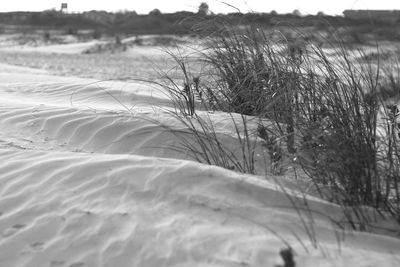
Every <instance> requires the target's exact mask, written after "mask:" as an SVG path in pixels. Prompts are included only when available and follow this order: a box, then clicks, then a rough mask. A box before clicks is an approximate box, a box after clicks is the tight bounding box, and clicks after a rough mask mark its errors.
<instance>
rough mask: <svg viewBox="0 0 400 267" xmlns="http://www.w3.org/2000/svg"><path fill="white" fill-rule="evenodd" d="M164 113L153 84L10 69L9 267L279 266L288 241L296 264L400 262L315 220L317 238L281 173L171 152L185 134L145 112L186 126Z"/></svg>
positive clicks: (6, 88)
mask: <svg viewBox="0 0 400 267" xmlns="http://www.w3.org/2000/svg"><path fill="white" fill-rule="evenodd" d="M153 105H158V106H162V107H166V108H167V107H168V106H170V104H169V103H168V101H167V99H166V97H165V96H164V95H163V94H162V93H160V92H159V91H157V90H154V89H151V88H148V87H145V86H143V85H140V84H134V83H131V84H126V83H116V82H114V83H113V82H108V83H98V82H96V81H94V80H84V79H78V78H66V77H64V78H62V77H56V76H51V75H48V74H47V73H45V72H43V71H36V70H35V71H33V70H31V69H27V68H17V67H10V66H6V65H0V127H1V128H0V129H1V131H0V266H1V267H2V266H4V267H5V266H29V267H31V266H34V267H36V266H37V267H41V266H69V267H81V266H274V265H275V264H277V263H279V262H280V261H281V260H280V257H279V254H278V252H279V250H280V249H281V248H284V247H285V246H286V245H287V244H290V245H291V246H292V247H293V248H294V250H295V252H296V262H297V266H400V253H399V251H400V241H399V239H395V238H391V237H388V236H380V235H372V234H364V233H349V232H346V234H345V235H344V239H343V237H339V238H338V233H337V232H336V231H334V228H333V226H332V224H331V222H330V220H329V219H327V218H326V216H319V215H318V214H314V216H313V218H314V221H313V222H310V223H307V225H308V227H312V229H313V231H315V235H316V238H317V241H316V242H312V240H310V238H309V237H308V235H307V234H306V231H305V228H304V225H303V223H302V221H301V218H300V217H299V216H298V214H297V213H296V211H294V210H293V208H292V205H291V201H290V199H289V198H288V196H286V194H285V193H284V192H282V189H281V188H280V187H279V186H278V185H277V183H275V182H273V179H272V178H271V179H269V180H265V179H261V178H259V177H251V176H246V175H239V174H236V173H234V172H230V171H227V170H224V169H220V168H216V167H210V166H207V165H202V164H199V163H195V162H192V161H186V160H183V159H186V158H187V156H186V155H185V154H184V153H183V154H182V153H173V152H171V151H170V150H168V149H164V148H163V147H164V146H165V145H168V144H170V145H174V144H176V142H178V141H179V140H176V138H175V137H174V136H173V135H171V134H169V133H166V132H162V131H160V129H159V128H157V127H156V126H154V124H152V123H150V122H148V121H146V120H143V119H141V118H139V117H138V116H137V115H138V114H141V115H143V114H146V115H149V116H151V117H152V118H154V116H155V117H157V118H159V119H160V120H163V121H164V122H165V123H167V124H168V123H173V121H169V120H168V118H166V117H164V115H163V113H162V112H161V111H160V110H159V109H154V108H152V106H153ZM131 108H132V109H131ZM127 109H131V111H128V110H127ZM214 116H217V117H218V116H221V118H222V116H223V115H218V114H215V115H214ZM161 157H164V158H161ZM291 198H292V200H293V201H294V202H295V203H298V205H299V207H303V205H302V203H303V197H302V196H301V195H297V194H296V193H295V192H292V193H291ZM309 205H310V208H311V209H313V210H316V211H319V212H323V213H324V214H328V215H329V216H331V217H332V218H334V219H339V218H340V216H341V214H340V210H339V209H338V208H337V207H335V206H334V205H331V204H329V203H326V202H324V201H322V200H319V199H316V198H311V197H310V199H309ZM341 234H342V233H339V236H341ZM298 238H300V239H301V240H302V242H299V239H298Z"/></svg>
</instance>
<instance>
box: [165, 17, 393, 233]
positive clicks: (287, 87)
mask: <svg viewBox="0 0 400 267" xmlns="http://www.w3.org/2000/svg"><path fill="white" fill-rule="evenodd" d="M216 23H217V22H216ZM214 26H215V25H214ZM215 28H217V29H220V30H214V31H213V32H211V33H208V35H205V36H206V38H205V40H206V41H205V49H204V50H202V51H200V53H199V54H200V61H201V62H202V63H203V64H205V65H206V66H207V68H206V70H207V71H206V72H204V73H203V74H202V75H201V76H200V77H197V76H195V77H194V76H191V74H190V72H188V71H187V68H186V66H185V65H184V64H183V62H184V59H183V58H179V57H175V60H177V62H178V64H180V69H181V70H182V72H183V76H184V82H183V84H182V85H178V84H176V83H175V85H174V87H173V90H171V89H170V88H168V87H167V89H168V90H169V91H171V92H172V95H173V96H174V98H173V99H174V103H176V105H175V106H176V107H178V110H177V112H176V113H175V115H176V117H179V116H180V115H183V117H181V118H182V119H180V120H181V121H182V122H183V123H184V124H185V126H187V127H188V128H189V129H190V131H191V134H192V135H193V136H194V137H195V138H194V139H195V141H194V142H186V143H185V147H186V148H188V147H189V150H191V151H192V153H193V154H194V155H195V158H196V159H198V160H199V161H202V162H207V163H209V164H216V165H219V166H222V167H226V168H231V169H232V166H236V165H239V162H240V166H241V167H235V168H234V169H236V170H239V171H242V172H249V173H254V171H255V168H254V167H253V166H254V164H256V163H255V161H256V158H255V157H254V154H255V153H256V152H255V151H256V150H257V147H258V145H255V144H257V143H260V141H262V142H261V143H263V144H264V147H265V148H266V150H267V152H266V153H265V157H266V158H268V162H269V164H271V166H272V167H271V168H270V169H271V170H272V171H273V172H275V173H279V172H280V171H278V170H279V164H281V162H282V161H283V158H285V157H286V158H291V159H293V160H294V161H295V162H296V164H297V166H301V167H302V169H303V170H304V172H305V173H306V174H307V175H308V177H309V178H311V181H312V183H313V184H314V186H315V187H316V188H317V190H318V192H319V193H320V194H321V196H322V197H324V198H326V199H329V200H330V201H334V202H336V203H338V204H340V205H342V206H343V207H346V209H347V207H350V210H351V212H350V213H351V215H349V216H348V217H347V218H348V220H349V223H350V224H351V225H352V226H353V228H356V229H361V230H366V229H367V228H368V225H369V222H368V220H369V219H368V218H366V217H365V216H364V215H363V213H362V212H361V211H362V208H361V207H363V206H370V207H374V208H375V210H376V211H379V212H381V211H382V212H384V213H381V214H390V215H392V216H395V217H397V218H398V219H399V222H400V193H399V182H400V176H399V173H400V141H399V139H400V136H399V135H398V134H399V125H398V123H397V118H398V116H399V114H398V109H396V107H395V106H393V105H392V106H390V107H388V104H387V103H388V99H392V98H393V96H394V95H396V94H397V93H396V92H397V90H398V88H399V87H398V84H399V83H398V79H399V75H398V73H396V72H394V71H393V70H394V69H395V66H394V65H389V67H391V68H392V69H391V71H390V72H389V71H387V70H388V69H387V68H386V69H385V68H384V67H382V65H380V64H375V63H372V62H366V60H365V57H362V55H363V53H362V51H357V52H354V50H349V49H346V48H345V46H344V45H338V44H337V43H335V45H334V46H333V47H332V49H333V50H334V53H331V52H329V53H328V52H327V51H328V50H326V48H321V47H319V46H317V45H315V44H313V43H311V42H308V41H304V40H303V41H302V42H298V41H291V40H288V39H286V38H285V36H283V35H282V36H281V38H276V36H275V37H274V38H270V37H269V36H267V34H265V32H264V31H263V30H262V29H260V28H257V27H255V26H249V27H247V28H235V27H232V26H231V25H227V24H222V25H220V26H219V27H214V29H215ZM301 37H302V36H301V34H299V36H298V39H299V40H301ZM271 40H273V41H271ZM325 47H326V45H325ZM360 55H361V56H360ZM360 58H363V60H358V59H360ZM182 64H183V65H182ZM170 81H171V80H170ZM384 88H389V89H384ZM385 90H386V91H385ZM387 92H390V94H389V93H387ZM196 103H197V104H196ZM196 105H197V107H199V106H201V107H202V109H203V110H204V109H206V110H208V111H210V112H211V111H214V110H221V111H225V112H228V113H232V114H234V113H239V114H242V116H241V120H242V121H241V122H240V124H244V125H246V120H248V118H252V119H256V120H257V121H258V122H259V123H258V125H259V126H258V127H256V129H250V128H249V127H244V128H243V127H235V128H236V136H237V137H238V138H239V142H238V143H239V145H240V146H241V147H242V148H243V149H241V152H242V154H241V155H240V157H237V156H235V157H234V156H233V155H235V154H234V153H233V152H232V151H231V149H230V148H229V147H226V146H224V145H223V143H222V142H220V141H219V140H220V139H218V138H219V137H218V136H217V135H216V134H215V128H214V126H213V125H212V122H211V121H208V122H207V123H205V122H204V120H203V118H202V117H201V116H199V115H198V114H197V111H196ZM233 118H234V117H233V116H232V121H233V123H234V124H235V125H237V122H236V121H235V120H234V119H233ZM192 121H195V122H196V123H197V124H200V126H201V127H200V131H198V127H195V126H194V123H193V122H192ZM266 121H269V122H270V123H269V126H268V127H267V126H266V125H264V124H265V122H266ZM271 125H272V127H271ZM243 137H244V138H243ZM282 141H284V142H282ZM281 143H284V144H283V145H280V144H281ZM210 146H211V147H213V148H218V151H215V150H213V149H210V148H209V147H210ZM221 151H224V153H222V154H221V153H220V152H221ZM205 155H206V156H205ZM226 155H229V157H230V159H229V163H225V162H227V160H226ZM211 157H212V160H210V158H211ZM243 158H246V160H245V161H243ZM234 161H237V162H236V163H234ZM244 163H246V164H244ZM245 165H246V167H244V166H245ZM350 213H349V214H350Z"/></svg>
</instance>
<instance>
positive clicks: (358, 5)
mask: <svg viewBox="0 0 400 267" xmlns="http://www.w3.org/2000/svg"><path fill="white" fill-rule="evenodd" d="M62 2H65V3H68V9H69V11H70V12H76V11H87V10H93V9H97V10H107V11H118V10H135V11H136V12H138V13H146V14H147V13H148V12H149V11H151V10H153V9H154V8H158V9H160V10H161V12H163V13H168V12H175V11H180V10H188V11H196V10H197V7H198V6H199V4H200V3H201V2H202V0H97V1H96V0H64V1H63V0H61V1H60V0H2V3H1V4H0V12H5V11H25V10H29V11H42V10H45V9H51V8H56V9H59V8H60V6H61V3H62ZM205 2H207V3H208V5H209V7H210V10H211V11H213V12H214V13H220V12H223V13H226V12H235V10H234V9H233V8H231V7H229V6H227V5H226V4H223V2H224V1H219V0H208V1H205ZM225 2H226V3H229V4H231V5H232V6H235V7H237V8H239V9H240V11H242V12H247V11H250V10H252V11H256V12H270V11H271V10H276V11H277V12H278V13H290V12H292V11H293V10H294V9H299V10H300V11H301V13H303V14H315V13H317V12H318V11H323V12H324V13H326V14H341V13H342V11H343V10H344V9H400V0H225Z"/></svg>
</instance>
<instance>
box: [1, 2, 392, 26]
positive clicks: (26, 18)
mask: <svg viewBox="0 0 400 267" xmlns="http://www.w3.org/2000/svg"><path fill="white" fill-rule="evenodd" d="M214 20H221V21H223V20H226V21H229V22H230V23H233V24H236V25H246V24H249V25H250V24H258V25H260V26H262V27H269V26H275V25H283V26H288V25H289V26H290V25H296V26H317V27H319V28H321V27H330V26H333V27H341V26H357V25H360V26H361V25H364V24H365V21H362V20H356V19H352V18H348V17H343V16H328V15H325V14H324V13H322V12H319V13H318V14H317V15H307V16H302V15H301V14H300V12H298V11H297V10H295V11H293V12H292V13H290V14H278V13H277V12H275V11H272V12H270V13H245V14H244V13H229V14H213V13H211V12H210V11H209V8H208V5H207V4H206V3H205V2H204V3H201V5H200V6H199V10H198V12H197V13H194V12H187V11H181V12H175V13H166V14H163V13H162V12H161V11H160V10H158V9H154V10H152V11H151V12H150V13H149V14H147V15H139V14H137V13H136V12H135V11H124V12H117V13H111V12H106V11H89V12H83V13H73V14H69V13H62V12H59V11H56V10H48V11H43V12H7V13H0V24H2V25H28V26H31V27H42V28H43V27H44V28H54V29H58V28H65V29H76V30H78V29H95V30H100V31H104V32H107V31H110V32H114V33H127V34H188V33H191V32H192V30H193V28H194V27H195V26H196V25H197V24H198V23H199V21H201V22H207V21H210V22H212V21H214ZM377 23H378V24H376V23H375V25H383V26H385V25H386V24H388V23H387V22H382V21H380V22H377ZM397 24H399V25H400V21H398V22H397ZM210 25H212V23H210Z"/></svg>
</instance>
